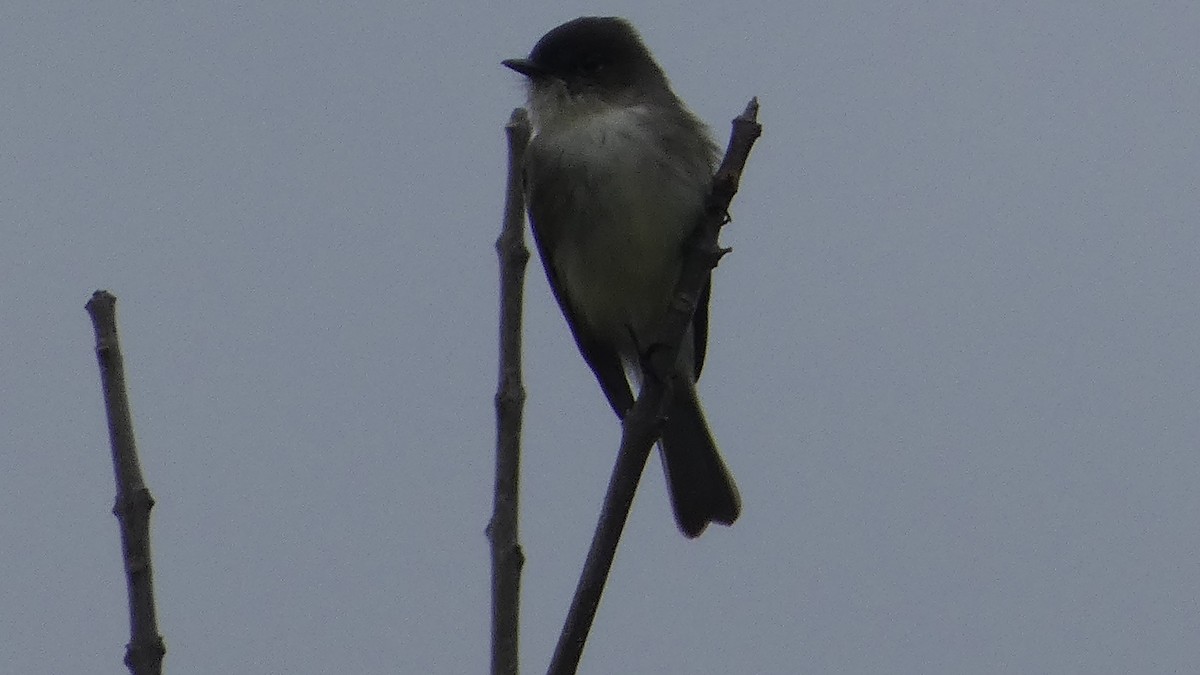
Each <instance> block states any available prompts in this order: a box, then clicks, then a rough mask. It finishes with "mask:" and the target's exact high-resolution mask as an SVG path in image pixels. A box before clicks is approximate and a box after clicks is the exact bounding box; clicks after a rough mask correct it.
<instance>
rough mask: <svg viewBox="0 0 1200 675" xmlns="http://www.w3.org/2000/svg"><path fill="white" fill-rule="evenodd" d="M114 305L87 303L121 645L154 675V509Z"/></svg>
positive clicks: (143, 672)
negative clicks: (123, 615)
mask: <svg viewBox="0 0 1200 675" xmlns="http://www.w3.org/2000/svg"><path fill="white" fill-rule="evenodd" d="M116 307H117V298H116V297H115V296H113V294H111V293H109V292H108V291H96V292H95V293H93V294H92V299H91V300H89V301H88V303H87V311H88V314H90V315H91V317H92V325H93V327H94V328H95V331H96V359H97V360H98V361H99V362H100V383H101V386H102V387H103V390H104V410H105V412H106V413H107V415H108V437H109V442H110V444H111V446H112V459H113V473H114V474H115V476H116V481H117V498H116V501H115V502H114V504H113V515H115V516H116V517H117V521H118V522H119V523H120V526H121V550H122V553H123V554H124V559H125V581H126V583H127V584H128V588H129V633H130V640H129V644H127V645H125V665H126V666H127V667H128V668H129V672H131V673H133V675H159V674H160V673H162V660H163V655H164V654H165V653H166V651H167V648H166V646H165V645H164V644H163V639H162V636H161V635H159V634H158V620H157V619H156V618H155V611H154V578H153V574H152V569H151V557H150V509H151V508H153V507H154V498H153V497H151V496H150V490H149V489H148V488H147V487H146V483H145V481H144V480H143V479H142V469H141V466H139V464H138V457H137V447H136V446H135V444H134V440H133V420H132V418H131V415H130V412H129V396H128V394H127V393H126V390H125V363H124V359H123V358H122V357H121V345H120V342H119V341H118V339H117V310H116Z"/></svg>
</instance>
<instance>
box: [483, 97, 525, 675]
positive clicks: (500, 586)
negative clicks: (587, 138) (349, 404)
mask: <svg viewBox="0 0 1200 675" xmlns="http://www.w3.org/2000/svg"><path fill="white" fill-rule="evenodd" d="M505 131H506V132H507V135H508V192H507V197H506V199H505V203H504V225H503V229H502V230H501V232H500V236H499V238H497V239H496V253H497V256H498V257H499V258H500V377H499V383H498V384H497V388H496V486H495V497H494V502H493V505H492V507H493V510H492V519H491V522H489V523H488V528H487V533H488V539H489V540H490V541H491V545H492V675H516V673H517V667H518V663H517V654H518V652H517V644H518V643H517V637H518V628H519V616H520V614H519V609H520V599H521V568H522V567H523V566H524V564H525V554H524V553H523V552H522V551H521V544H520V541H519V539H518V535H517V504H518V497H519V494H518V487H519V483H518V479H519V472H520V466H521V411H522V409H523V408H524V405H525V387H524V385H523V384H522V382H521V311H522V310H521V305H522V290H521V287H522V284H523V282H524V279H525V267H526V264H527V263H528V262H529V249H528V248H527V247H526V246H525V197H524V191H523V189H522V184H521V158H522V157H523V156H524V154H525V146H526V145H528V144H529V136H530V133H531V130H530V124H529V116H528V115H527V114H526V112H525V109H524V108H517V109H516V110H514V111H513V114H512V117H511V118H509V121H508V124H507V125H506V126H505Z"/></svg>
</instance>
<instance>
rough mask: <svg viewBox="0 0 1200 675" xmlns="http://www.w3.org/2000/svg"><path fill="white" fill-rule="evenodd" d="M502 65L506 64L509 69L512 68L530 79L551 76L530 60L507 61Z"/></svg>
mask: <svg viewBox="0 0 1200 675" xmlns="http://www.w3.org/2000/svg"><path fill="white" fill-rule="evenodd" d="M500 63H502V64H504V66H505V67H507V68H512V69H513V70H515V71H517V72H518V73H520V74H522V75H524V76H525V77H528V78H530V79H540V78H543V77H546V76H547V75H549V73H547V72H546V69H545V68H543V67H541V66H539V65H538V64H536V63H534V62H533V61H530V60H529V59H505V60H503V61H501V62H500Z"/></svg>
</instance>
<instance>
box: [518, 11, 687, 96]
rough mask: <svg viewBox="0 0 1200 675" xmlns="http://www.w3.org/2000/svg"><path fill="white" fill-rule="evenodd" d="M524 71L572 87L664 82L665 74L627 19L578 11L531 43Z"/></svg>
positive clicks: (611, 86) (531, 75) (623, 86)
mask: <svg viewBox="0 0 1200 675" xmlns="http://www.w3.org/2000/svg"><path fill="white" fill-rule="evenodd" d="M527 63H529V64H531V65H532V66H533V68H532V69H531V72H528V73H526V74H527V75H529V76H530V77H532V78H534V79H537V78H538V77H539V76H540V77H545V76H550V77H555V78H558V79H561V80H563V81H565V82H567V83H568V85H574V86H575V87H578V86H580V85H592V86H599V87H602V88H605V89H610V90H621V89H625V88H628V87H631V86H632V85H634V84H635V83H639V82H640V83H643V84H655V85H656V84H660V83H661V84H663V85H665V84H666V78H665V77H664V76H663V74H662V71H661V70H660V69H659V67H658V65H657V64H656V63H655V62H654V58H653V57H652V56H651V55H650V50H648V49H647V48H646V45H644V44H642V41H641V39H640V38H639V37H638V34H637V31H635V30H634V29H633V26H631V25H630V24H629V22H628V21H626V20H624V19H620V18H617V17H592V16H588V17H581V18H578V19H575V20H573V21H568V22H567V23H564V24H563V25H561V26H559V27H557V28H555V29H553V30H551V31H550V32H549V33H546V35H545V36H543V37H542V39H541V40H538V43H537V44H536V45H534V47H533V51H532V52H531V53H530V54H529V59H528V61H527Z"/></svg>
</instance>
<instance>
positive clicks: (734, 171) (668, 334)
mask: <svg viewBox="0 0 1200 675" xmlns="http://www.w3.org/2000/svg"><path fill="white" fill-rule="evenodd" d="M761 134H762V126H761V125H760V124H759V123H758V99H751V101H750V103H749V105H747V106H746V110H745V111H744V112H743V113H742V114H741V115H739V116H738V117H737V118H735V119H734V120H733V132H732V135H731V137H730V139H729V146H728V148H727V149H726V151H725V159H724V160H723V161H722V162H721V166H720V168H718V169H717V173H716V175H715V176H714V177H713V187H712V192H711V194H710V196H709V200H708V205H707V209H706V211H705V213H704V215H703V216H702V217H701V219H700V222H699V223H697V226H696V232H695V235H694V236H693V240H692V242H693V244H694V245H693V246H691V247H689V249H688V252H687V254H686V255H685V258H684V263H683V271H682V273H681V275H680V279H679V283H678V284H677V285H676V287H675V296H674V297H675V300H674V302H672V303H671V307H670V309H669V310H668V312H667V315H666V316H665V317H664V318H663V321H662V324H661V326H662V327H661V329H660V330H659V338H658V339H657V340H656V341H655V343H654V344H653V345H651V346H650V348H649V349H648V350H647V357H646V363H644V364H643V368H644V370H645V372H646V373H647V374H648V376H647V377H645V378H644V382H643V383H642V389H641V392H640V393H639V394H638V399H637V402H636V403H635V404H634V406H633V408H632V409H631V410H630V411H629V414H628V415H626V416H625V420H624V422H623V425H622V429H621V449H620V451H619V453H618V455H617V463H616V466H615V467H613V474H612V478H611V479H610V480H609V483H608V492H607V493H606V494H605V495H604V506H603V507H602V509H601V512H600V521H599V522H598V523H597V524H596V532H595V534H594V535H593V538H592V546H591V548H590V549H589V551H588V555H587V560H586V561H585V562H584V566H583V573H582V574H581V575H580V577H579V585H578V586H576V588H575V597H574V598H572V600H571V608H570V610H569V611H568V612H567V619H566V621H565V623H564V624H563V630H562V633H561V634H560V635H559V638H558V646H557V647H556V648H555V650H554V658H553V660H552V661H551V662H550V669H549V670H548V671H547V672H549V673H550V674H551V675H570V674H572V673H574V672H575V671H576V670H577V669H578V668H579V660H580V658H581V657H582V655H583V647H584V643H585V642H586V641H587V636H588V632H589V631H590V630H591V626H592V621H593V620H594V619H595V617H596V608H597V607H598V606H599V605H600V596H601V594H602V593H603V592H604V584H605V582H606V581H607V579H608V572H609V570H610V569H611V568H612V562H613V558H615V557H616V554H617V544H618V543H619V542H620V539H621V531H622V530H623V529H624V527H625V521H626V520H628V518H629V511H630V508H631V507H632V505H633V496H634V493H635V492H636V491H637V484H638V481H639V480H640V477H641V475H642V471H643V470H644V468H645V466H646V460H647V458H648V457H649V456H650V449H651V448H652V447H653V446H654V442H655V441H656V440H657V439H658V437H659V435H660V434H661V432H662V424H663V421H664V417H663V412H664V406H665V404H666V402H667V401H669V400H670V396H669V394H670V389H671V380H672V378H674V371H675V368H674V367H673V364H674V363H675V362H676V358H677V356H678V353H679V344H680V342H681V341H682V340H683V335H684V333H685V332H686V330H687V326H688V323H690V322H691V320H692V314H693V313H694V312H695V311H696V304H697V302H698V298H699V297H700V293H701V291H702V289H703V287H704V281H705V279H707V278H708V274H709V273H710V272H711V271H712V269H713V268H714V267H716V265H717V262H718V261H720V259H721V256H723V255H724V254H725V253H726V251H725V250H724V249H722V248H721V247H720V244H719V235H720V232H721V226H723V225H724V224H725V223H726V222H727V220H728V213H729V203H730V202H731V201H732V200H733V196H734V194H736V193H737V189H738V184H739V182H740V180H741V176H742V170H743V169H744V168H745V166H746V160H747V159H748V158H749V157H750V149H751V148H752V147H753V146H754V141H755V140H757V139H758V137H759V136H760V135H761Z"/></svg>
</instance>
